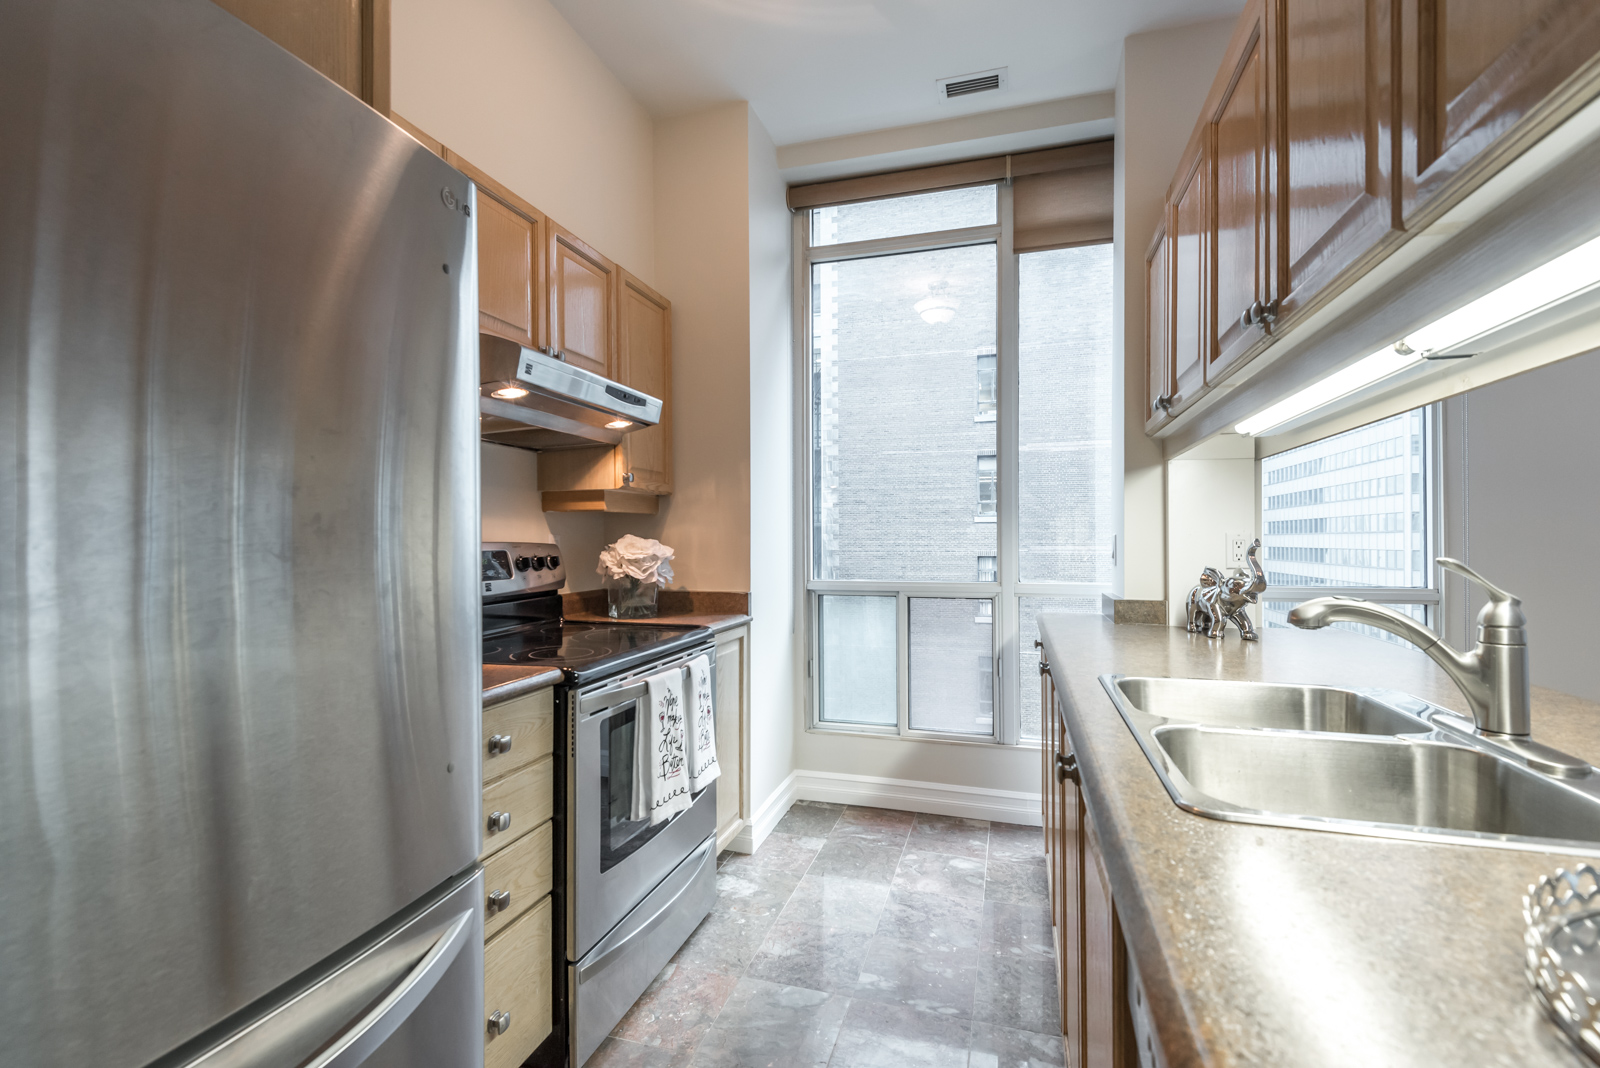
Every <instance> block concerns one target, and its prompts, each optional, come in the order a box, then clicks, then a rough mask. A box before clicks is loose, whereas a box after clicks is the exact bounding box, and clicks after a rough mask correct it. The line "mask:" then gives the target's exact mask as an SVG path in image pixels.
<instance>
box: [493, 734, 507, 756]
mask: <svg viewBox="0 0 1600 1068" xmlns="http://www.w3.org/2000/svg"><path fill="white" fill-rule="evenodd" d="M509 752H511V735H509V734H491V735H490V736H489V755H490V756H499V755H500V754H501V753H509Z"/></svg>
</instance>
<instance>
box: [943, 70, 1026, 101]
mask: <svg viewBox="0 0 1600 1068" xmlns="http://www.w3.org/2000/svg"><path fill="white" fill-rule="evenodd" d="M1008 69H1009V68H1007V67H996V68H995V69H994V70H982V71H979V72H978V73H976V74H957V75H956V76H955V77H953V78H940V79H939V80H938V81H936V82H935V83H934V84H935V85H937V86H938V87H939V99H940V100H954V99H955V98H956V97H958V96H971V95H972V94H973V93H992V92H995V91H996V90H1000V89H1004V88H1005V87H1006V71H1007V70H1008Z"/></svg>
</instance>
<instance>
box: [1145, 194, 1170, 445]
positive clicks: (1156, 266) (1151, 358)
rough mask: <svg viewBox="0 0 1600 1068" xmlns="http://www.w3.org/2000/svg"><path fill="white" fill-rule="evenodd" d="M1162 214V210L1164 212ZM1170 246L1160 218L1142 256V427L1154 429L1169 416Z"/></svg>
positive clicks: (1164, 225)
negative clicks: (1145, 374)
mask: <svg viewBox="0 0 1600 1068" xmlns="http://www.w3.org/2000/svg"><path fill="white" fill-rule="evenodd" d="M1163 215H1165V212H1163ZM1171 274H1172V250H1171V246H1170V244H1169V243H1168V241H1167V222H1166V220H1165V218H1163V220H1162V223H1161V225H1160V226H1159V227H1158V228H1157V229H1156V236H1155V239H1154V240H1152V241H1151V242H1150V249H1149V251H1148V252H1146V253H1145V256H1144V299H1145V309H1144V311H1145V337H1144V344H1145V367H1146V369H1147V371H1148V372H1149V373H1148V375H1147V376H1146V393H1145V404H1144V418H1145V429H1146V430H1147V431H1149V430H1153V429H1155V428H1156V427H1157V426H1159V425H1161V424H1162V423H1164V422H1166V421H1167V419H1169V418H1170V416H1168V415H1167V408H1168V407H1169V406H1170V405H1171V404H1172V385H1171V383H1172V316H1171V314H1170V312H1171V303H1172V278H1171Z"/></svg>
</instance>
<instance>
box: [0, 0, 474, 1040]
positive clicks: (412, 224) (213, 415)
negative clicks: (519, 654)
mask: <svg viewBox="0 0 1600 1068" xmlns="http://www.w3.org/2000/svg"><path fill="white" fill-rule="evenodd" d="M472 204H473V190H472V188H471V186H470V185H469V184H468V183H467V182H466V181H465V180H464V179H463V178H462V176H461V175H460V174H459V173H457V172H456V171H454V170H453V169H451V168H449V167H448V166H446V165H445V164H444V163H443V162H441V161H440V160H438V159H436V158H434V157H433V156H431V155H429V154H428V153H427V152H426V151H424V150H423V149H422V148H421V147H419V146H418V145H417V144H416V143H415V142H414V141H412V140H411V139H410V138H408V137H406V136H405V135H404V134H403V133H401V132H400V131H399V130H398V129H396V128H395V127H394V126H392V125H390V124H389V123H388V122H386V121H385V120H384V119H382V118H380V117H379V116H378V115H376V114H375V113H373V112H372V111H370V110H369V109H367V108H366V107H365V106H364V105H362V104H361V103H360V102H359V101H357V100H356V99H354V98H353V97H351V96H349V95H347V94H346V93H344V92H343V91H342V90H340V89H338V88H336V87H335V86H334V85H333V84H332V83H331V82H329V81H327V80H326V79H324V78H323V77H321V76H320V75H318V74H317V73H315V72H314V71H313V70H312V69H311V68H309V67H307V66H305V65H304V64H302V63H301V62H299V61H298V60H296V59H295V58H293V57H291V56H290V55H289V54H288V53H286V52H284V51H283V50H281V49H279V48H278V47H277V46H275V45H273V44H272V43H270V42H269V41H268V40H267V39H266V38H264V37H262V36H260V35H258V34H257V33H255V32H254V31H252V30H251V29H249V28H248V27H246V26H245V25H244V24H243V23H241V22H239V21H237V20H236V19H234V18H233V17H232V16H230V15H228V14H226V13H225V12H223V11H222V10H221V9H219V8H217V7H215V6H214V5H212V4H211V3H209V2H208V0H137V2H121V0H7V2H4V3H0V1063H4V1064H5V1065H7V1066H14V1068H34V1066H52V1068H53V1066H68V1065H70V1066H73V1068H84V1066H90V1065H92V1066H94V1068H135V1066H146V1065H162V1066H167V1065H187V1064H191V1063H194V1064H204V1065H207V1066H212V1068H221V1066H224V1065H226V1066H228V1068H243V1066H249V1068H266V1066H269V1065H270V1066H274V1068H276V1066H284V1068H287V1066H291V1065H321V1066H333V1065H337V1066H340V1068H348V1066H350V1065H355V1064H367V1065H369V1066H373V1068H380V1066H381V1068H392V1066H393V1068H398V1066H407V1068H410V1066H415V1068H422V1066H427V1068H472V1066H475V1065H481V1064H482V1048H483V1034H482V1029H483V1018H482V998H483V995H482V982H483V972H482V942H483V915H482V897H481V874H480V873H479V871H478V869H477V866H476V862H475V858H476V855H477V853H478V842H479V835H478V820H479V809H480V804H481V802H480V797H479V774H480V772H479V758H478V745H477V734H478V701H479V692H480V687H481V683H480V677H479V672H480V667H479V640H480V639H479V620H478V600H477V584H476V582H477V573H476V562H477V553H478V530H477V527H478V519H477V441H476V438H477V434H476V429H477V426H476V424H477V413H476V374H475V366H474V354H475V351H476V336H475V335H476V325H477V324H476V319H477V310H476V309H477V303H476V293H475V287H476V273H475V259H476V251H475V245H474V238H473V226H472V220H471V218H470V212H471V206H472Z"/></svg>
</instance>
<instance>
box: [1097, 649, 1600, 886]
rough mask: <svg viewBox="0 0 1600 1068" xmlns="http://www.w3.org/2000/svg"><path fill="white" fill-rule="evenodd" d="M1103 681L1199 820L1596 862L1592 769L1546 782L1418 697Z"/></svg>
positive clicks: (1598, 832) (1599, 843)
mask: <svg viewBox="0 0 1600 1068" xmlns="http://www.w3.org/2000/svg"><path fill="white" fill-rule="evenodd" d="M1100 681H1101V684H1102V685H1103V686H1104V687H1105V689H1106V692H1107V693H1108V694H1110V696H1111V700H1112V703H1113V704H1115V705H1116V708H1117V711H1118V712H1119V713H1121V715H1122V718H1123V720H1124V721H1125V722H1126V723H1127V725H1128V727H1129V729H1130V730H1132V732H1133V734H1134V737H1135V738H1136V739H1138V742H1139V745H1140V747H1141V748H1142V749H1143V750H1144V754H1145V756H1146V758H1148V759H1149V761H1150V764H1151V766H1152V767H1154V769H1155V771H1156V774H1157V775H1158V776H1159V777H1160V778H1161V782H1162V784H1163V785H1164V786H1165V787H1166V789H1167V793H1168V794H1169V795H1170V796H1171V797H1172V800H1173V802H1174V803H1175V804H1176V805H1177V806H1178V807H1179V808H1182V809H1185V810H1187V811H1189V812H1193V813H1196V814H1198V815H1202V816H1208V817H1210V818H1212V819H1220V820H1229V821H1234V822H1241V823H1259V824H1269V825H1274V826H1284V827H1303V828H1309V829H1315V830H1324V831H1336V832H1341V833H1346V834H1364V835H1372V836H1377V837H1384V838H1409V839H1414V840H1424V841H1435V842H1438V841H1453V842H1461V843H1468V844H1475V845H1491V846H1497V847H1501V848H1513V849H1530V850H1549V851H1561V852H1574V853H1587V854H1591V855H1600V775H1596V774H1595V773H1594V771H1593V769H1588V771H1587V773H1586V774H1585V773H1580V774H1579V775H1577V776H1573V777H1561V778H1558V777H1557V776H1555V775H1551V774H1546V773H1545V770H1544V769H1542V768H1540V767H1539V765H1537V764H1536V763H1532V762H1530V760H1529V759H1528V758H1527V757H1526V756H1525V755H1523V754H1519V753H1518V752H1517V751H1516V749H1514V748H1512V747H1510V746H1508V745H1505V744H1502V743H1499V742H1496V741H1495V740H1494V739H1493V738H1492V737H1489V738H1486V737H1483V736H1479V735H1474V734H1473V733H1471V732H1470V731H1467V732H1463V731H1462V730H1461V729H1460V726H1459V719H1460V718H1459V717H1456V716H1454V715H1453V714H1450V713H1447V712H1445V710H1443V709H1440V708H1437V707H1436V706H1434V705H1431V704H1429V703H1428V702H1426V701H1422V700H1419V699H1418V698H1415V697H1412V696H1410V695H1408V694H1402V693H1396V692H1394V691H1389V690H1342V689H1336V688H1331V687H1323V686H1294V685H1281V684H1275V683H1250V682H1220V681H1215V680H1210V679H1168V678H1130V677H1125V676H1120V675H1104V676H1101V680H1100ZM1436 716H1437V717H1439V726H1436V725H1435V722H1434V717H1436ZM1452 724H1454V725H1452ZM1469 726H1470V724H1469Z"/></svg>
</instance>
